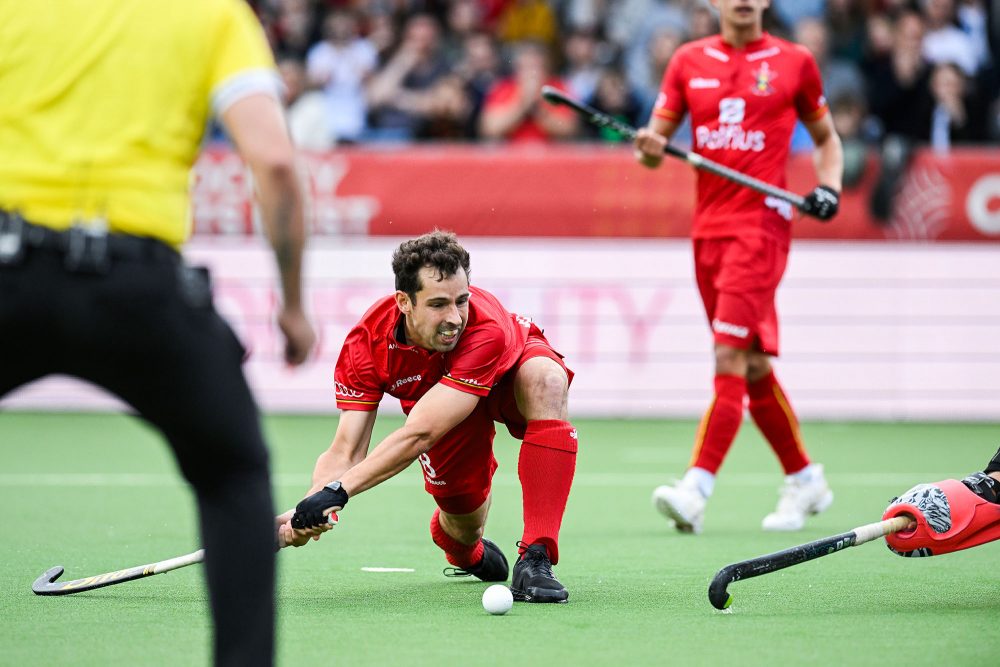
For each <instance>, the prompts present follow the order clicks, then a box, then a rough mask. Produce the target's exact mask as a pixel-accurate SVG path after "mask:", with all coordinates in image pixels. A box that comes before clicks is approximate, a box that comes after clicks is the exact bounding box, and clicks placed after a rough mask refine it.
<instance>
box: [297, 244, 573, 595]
mask: <svg viewBox="0 0 1000 667" xmlns="http://www.w3.org/2000/svg"><path fill="white" fill-rule="evenodd" d="M392 269H393V272H394V273H395V275H396V293H395V294H394V295H392V296H387V297H385V298H383V299H381V300H379V301H378V302H376V303H375V305H374V306H372V307H371V308H370V309H369V310H368V312H367V313H365V315H364V317H362V319H361V322H359V323H358V325H357V326H355V327H354V329H353V330H352V331H351V332H350V333H349V334H348V336H347V340H346V341H345V342H344V347H343V348H342V349H341V352H340V358H339V359H338V361H337V368H336V372H335V377H334V380H335V385H336V395H337V407H338V408H340V409H341V410H342V411H343V412H342V413H341V417H340V422H339V424H338V425H337V433H336V435H335V436H334V438H333V443H332V444H331V445H330V448H329V449H328V450H327V451H325V452H324V453H323V454H321V455H320V457H319V460H318V461H317V462H316V468H315V470H314V472H313V486H312V488H311V489H310V494H311V495H309V496H308V497H307V498H306V499H305V500H303V501H302V502H300V503H299V504H298V506H297V507H296V509H295V514H294V516H291V513H288V514H286V515H284V516H283V517H280V518H279V520H283V521H289V520H290V522H289V523H284V525H281V526H280V527H279V540H280V541H281V543H282V545H285V544H295V545H299V544H303V543H305V541H307V540H308V538H309V537H310V536H313V537H318V536H319V534H320V533H321V532H322V531H324V530H328V529H329V524H328V523H327V521H326V517H325V516H324V515H325V514H329V513H330V511H331V510H332V511H334V512H335V511H338V510H340V509H341V508H342V507H344V505H345V504H346V503H347V500H348V497H353V496H356V495H357V494H359V493H361V492H362V491H366V490H368V489H370V488H372V487H373V486H375V485H377V484H379V483H381V482H383V481H385V480H387V479H389V478H390V477H392V476H394V475H396V474H397V473H399V472H401V471H402V470H404V469H405V468H406V467H407V466H409V465H410V464H411V463H412V462H413V461H414V460H419V462H420V465H421V466H422V468H423V474H424V486H425V488H426V490H427V492H428V493H430V494H431V495H432V496H433V497H434V500H435V502H436V503H437V505H438V508H437V509H436V510H435V512H434V515H433V516H432V517H431V526H430V529H431V537H432V539H433V540H434V543H435V544H437V545H438V546H439V547H440V548H441V549H442V550H443V551H444V553H445V558H447V560H448V562H449V563H451V564H452V565H453V566H454V567H455V568H457V569H455V570H454V571H453V572H452V573H453V574H457V575H459V576H461V575H474V576H476V577H478V578H479V579H481V580H483V581H506V580H507V574H508V566H507V560H506V558H505V557H504V555H503V552H502V551H501V550H500V549H499V548H498V547H497V545H496V544H494V543H493V542H491V541H489V540H486V539H483V537H482V536H483V529H484V527H485V525H486V516H487V513H488V512H489V508H490V500H491V495H490V486H491V480H492V478H493V472H494V471H495V470H496V467H497V462H496V459H495V458H494V456H493V437H494V435H495V434H496V429H495V427H494V425H493V423H494V421H497V422H500V423H502V424H504V425H505V426H506V427H507V430H508V431H510V433H511V435H513V436H514V437H515V438H518V439H520V440H523V443H522V445H521V451H520V458H519V460H518V476H519V478H520V480H521V489H522V494H523V510H524V533H523V536H522V538H521V541H520V542H519V543H518V547H519V549H518V551H519V554H520V557H519V558H518V561H517V563H515V564H514V576H513V581H512V586H511V590H512V592H513V593H514V597H515V599H518V600H522V601H527V602H565V601H566V600H567V599H568V597H569V593H568V592H567V591H566V589H565V588H564V587H563V585H562V584H561V583H559V581H558V580H557V579H556V578H555V576H554V575H553V573H552V564H553V563H557V562H558V560H559V527H560V524H561V523H562V517H563V513H564V511H565V509H566V501H567V499H568V497H569V490H570V486H571V485H572V482H573V473H574V470H575V467H576V450H577V435H576V429H574V428H573V426H572V425H571V424H570V423H569V416H568V412H567V392H568V389H569V384H570V382H571V380H572V378H573V373H572V372H571V371H569V370H568V369H567V368H566V366H565V365H564V364H563V362H562V356H561V355H560V354H559V353H557V352H556V351H555V350H553V349H552V348H551V347H550V346H549V343H548V341H547V340H546V339H545V337H544V336H543V335H542V332H541V330H540V329H539V328H538V327H536V326H535V325H534V324H532V323H531V321H530V320H529V319H527V318H525V317H520V316H518V315H514V314H512V313H509V312H507V310H505V309H504V307H503V306H502V305H501V304H500V302H499V301H497V299H496V297H494V296H493V295H492V294H490V293H489V292H486V291H485V290H482V289H479V288H477V287H470V286H469V254H468V253H467V252H466V251H465V249H463V248H462V246H460V245H459V244H458V241H457V239H456V238H455V236H454V234H449V233H445V232H433V233H430V234H425V235H424V236H421V237H420V238H417V239H414V240H411V241H406V242H405V243H403V244H402V245H400V246H399V248H398V249H397V250H396V252H395V253H394V254H393V257H392ZM384 394H389V395H391V396H395V397H396V398H398V399H399V400H400V402H401V403H402V407H403V411H404V412H405V413H406V414H407V418H406V422H405V423H404V424H403V426H402V427H401V428H400V429H399V430H397V431H395V432H393V433H392V434H390V435H389V436H388V437H386V438H385V439H384V440H383V441H382V442H380V443H379V444H378V446H377V447H375V448H374V449H373V450H372V451H371V452H370V453H368V447H369V444H370V441H371V434H372V427H373V425H374V423H375V415H376V413H375V409H376V408H377V407H378V404H379V401H380V400H381V398H382V396H383V395H384Z"/></svg>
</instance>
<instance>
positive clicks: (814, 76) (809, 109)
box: [795, 53, 826, 122]
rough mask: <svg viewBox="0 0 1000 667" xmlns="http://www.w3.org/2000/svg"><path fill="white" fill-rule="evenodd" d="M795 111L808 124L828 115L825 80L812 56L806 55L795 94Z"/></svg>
mask: <svg viewBox="0 0 1000 667" xmlns="http://www.w3.org/2000/svg"><path fill="white" fill-rule="evenodd" d="M795 111H796V112H797V113H798V115H799V118H801V119H802V120H804V121H806V122H812V121H814V120H819V119H820V118H822V117H823V114H825V113H826V97H825V96H824V95H823V79H822V77H821V76H820V74H819V67H818V66H817V65H816V61H815V60H814V59H813V57H812V54H809V53H807V54H804V57H803V58H802V72H801V74H800V77H799V89H798V91H797V92H796V94H795Z"/></svg>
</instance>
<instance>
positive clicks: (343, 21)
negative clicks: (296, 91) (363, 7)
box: [306, 9, 377, 143]
mask: <svg viewBox="0 0 1000 667" xmlns="http://www.w3.org/2000/svg"><path fill="white" fill-rule="evenodd" d="M376 64H377V53H376V51H375V47H374V46H373V45H372V43H371V42H369V41H368V40H367V39H365V38H364V37H361V36H360V35H359V31H358V19H357V16H356V15H355V14H354V12H353V11H352V10H350V9H335V10H333V11H332V12H330V13H329V14H327V16H326V18H325V19H324V20H323V41H322V42H320V43H318V44H317V45H316V46H314V47H313V48H311V49H310V50H309V55H308V56H307V59H306V72H307V74H308V77H309V82H310V84H311V85H314V86H317V87H319V88H321V89H322V90H323V94H324V96H325V98H326V105H327V122H328V132H329V135H330V138H331V139H332V140H333V141H338V142H341V143H346V142H354V141H357V140H358V139H360V138H361V136H362V135H363V133H364V131H365V125H366V120H365V119H366V115H367V112H368V105H367V102H366V100H365V84H366V82H367V81H368V80H369V78H370V77H371V76H372V74H373V72H374V71H375V66H376Z"/></svg>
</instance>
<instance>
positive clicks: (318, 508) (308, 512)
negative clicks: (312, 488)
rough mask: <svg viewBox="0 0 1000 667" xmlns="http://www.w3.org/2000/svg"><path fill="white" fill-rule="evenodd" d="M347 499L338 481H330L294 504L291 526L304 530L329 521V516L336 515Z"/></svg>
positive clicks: (345, 492)
mask: <svg viewBox="0 0 1000 667" xmlns="http://www.w3.org/2000/svg"><path fill="white" fill-rule="evenodd" d="M347 499H348V494H347V491H345V490H344V487H342V486H341V485H340V482H330V483H329V484H327V485H326V486H324V487H323V488H322V489H320V490H319V491H317V492H316V493H314V494H312V495H311V496H308V497H306V498H303V499H302V500H301V501H300V502H299V504H298V505H296V506H295V514H294V515H293V516H292V528H296V529H299V530H304V529H307V528H316V527H317V526H320V525H322V524H324V523H327V522H329V521H330V518H331V517H336V515H337V512H339V511H340V510H342V509H344V506H345V505H347Z"/></svg>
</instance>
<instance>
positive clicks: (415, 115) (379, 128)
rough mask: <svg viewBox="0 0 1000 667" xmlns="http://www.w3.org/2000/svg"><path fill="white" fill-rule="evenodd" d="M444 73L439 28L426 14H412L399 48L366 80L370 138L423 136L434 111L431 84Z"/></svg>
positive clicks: (386, 138)
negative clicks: (383, 65) (369, 110)
mask: <svg viewBox="0 0 1000 667" xmlns="http://www.w3.org/2000/svg"><path fill="white" fill-rule="evenodd" d="M447 73H448V66H447V63H445V61H444V59H443V57H442V54H441V29H440V27H439V26H438V23H437V20H436V19H434V17H432V16H430V15H429V14H414V15H413V16H411V17H410V18H409V19H408V20H407V22H406V26H405V28H404V30H403V40H402V43H401V44H400V45H399V48H398V49H397V50H396V52H395V53H394V54H393V56H392V57H391V58H390V59H389V62H388V63H386V65H385V67H383V68H382V69H381V70H380V71H378V72H377V73H376V74H375V75H374V76H373V77H372V78H371V81H370V82H369V84H368V103H369V106H370V109H371V113H370V116H369V118H370V121H371V123H370V124H371V129H370V131H369V133H368V135H367V136H368V138H369V139H371V140H374V141H386V140H388V141H412V140H415V139H422V138H426V136H427V127H428V125H429V123H430V121H431V120H432V118H433V116H434V114H435V113H436V112H437V108H436V104H437V100H436V99H435V95H436V92H437V91H435V84H437V83H438V81H439V80H440V79H441V78H442V77H443V76H445V75H446V74H447Z"/></svg>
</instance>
